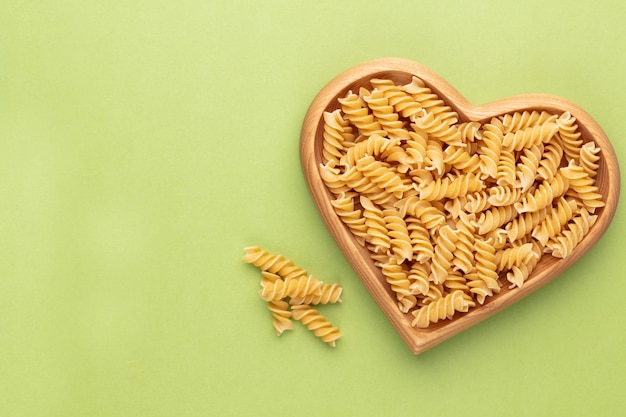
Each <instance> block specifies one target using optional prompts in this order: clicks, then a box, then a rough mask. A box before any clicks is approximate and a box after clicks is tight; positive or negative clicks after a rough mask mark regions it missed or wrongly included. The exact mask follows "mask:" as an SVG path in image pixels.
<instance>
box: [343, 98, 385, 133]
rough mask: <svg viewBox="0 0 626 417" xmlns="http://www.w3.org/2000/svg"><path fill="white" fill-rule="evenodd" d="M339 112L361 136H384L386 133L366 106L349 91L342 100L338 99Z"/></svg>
mask: <svg viewBox="0 0 626 417" xmlns="http://www.w3.org/2000/svg"><path fill="white" fill-rule="evenodd" d="M338 101H339V103H340V104H341V110H342V111H343V112H344V114H345V115H346V118H347V119H348V120H349V121H350V123H352V124H353V125H354V126H355V127H356V128H357V129H358V130H359V133H360V134H361V135H363V136H371V135H373V134H378V135H381V136H384V135H385V134H386V133H385V131H384V130H383V128H382V126H381V125H380V123H378V122H377V121H376V120H375V119H374V116H373V115H372V114H370V111H369V108H368V107H367V104H366V103H365V102H364V101H363V99H362V98H361V97H360V96H359V95H358V94H355V93H353V92H352V91H349V92H348V94H347V95H346V96H345V97H344V98H340V99H338Z"/></svg>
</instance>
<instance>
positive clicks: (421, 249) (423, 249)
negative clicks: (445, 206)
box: [406, 216, 433, 263]
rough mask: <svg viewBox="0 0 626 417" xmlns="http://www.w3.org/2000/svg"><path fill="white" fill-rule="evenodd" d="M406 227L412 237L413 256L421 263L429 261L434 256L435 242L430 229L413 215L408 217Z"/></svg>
mask: <svg viewBox="0 0 626 417" xmlns="http://www.w3.org/2000/svg"><path fill="white" fill-rule="evenodd" d="M406 227H407V230H408V232H409V238H410V239H411V245H412V250H413V258H414V259H415V260H416V261H418V262H421V263H424V262H427V261H428V260H429V259H431V258H432V257H433V244H432V242H431V241H430V234H429V232H428V229H426V227H425V226H424V224H423V223H422V222H421V220H419V219H418V218H416V217H413V216H409V217H407V218H406Z"/></svg>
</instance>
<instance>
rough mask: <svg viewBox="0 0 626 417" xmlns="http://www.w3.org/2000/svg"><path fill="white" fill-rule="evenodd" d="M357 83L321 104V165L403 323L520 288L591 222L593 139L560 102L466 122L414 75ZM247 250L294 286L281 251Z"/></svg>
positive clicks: (596, 158) (449, 315) (424, 323)
mask: <svg viewBox="0 0 626 417" xmlns="http://www.w3.org/2000/svg"><path fill="white" fill-rule="evenodd" d="M369 84H370V85H363V86H361V87H360V88H359V90H358V91H348V92H347V93H346V94H345V95H344V96H343V97H339V98H338V99H337V103H336V110H333V111H332V112H326V113H325V114H324V120H323V123H324V144H323V150H324V151H323V153H322V164H321V165H320V175H321V178H322V180H323V181H324V183H325V184H326V186H327V189H328V191H329V193H330V195H331V204H332V205H333V207H334V209H335V212H336V214H337V216H338V218H339V219H340V220H341V221H342V222H343V223H344V224H345V226H346V227H347V229H348V230H349V231H350V232H351V233H352V234H353V236H354V238H355V241H356V242H357V244H359V245H361V246H363V247H365V248H366V249H367V250H368V251H369V254H370V257H371V259H372V262H373V263H374V264H375V265H376V266H377V267H378V268H379V270H380V279H381V280H383V281H384V282H385V283H386V284H387V285H388V286H389V289H390V294H392V295H393V296H395V298H396V300H395V301H396V302H397V306H398V309H399V310H400V311H401V312H402V313H406V314H412V316H413V319H412V323H413V326H414V327H417V328H426V327H428V326H429V325H431V324H434V323H437V322H439V321H441V320H450V319H453V317H454V316H455V315H456V314H459V315H460V314H463V313H465V312H468V311H469V310H471V309H472V308H473V307H475V306H477V305H483V304H485V303H488V302H489V299H490V298H491V297H496V296H497V295H498V294H500V293H501V290H502V289H503V288H505V287H508V288H507V291H508V290H514V289H515V288H519V287H522V286H523V285H524V282H525V281H526V280H527V279H528V278H529V277H530V276H531V274H532V272H533V269H534V268H535V267H536V266H537V264H538V263H539V260H540V258H541V257H542V256H552V257H555V258H564V257H566V256H568V255H569V254H571V252H572V251H573V250H574V248H575V247H576V245H578V243H580V241H581V240H582V239H583V238H584V236H585V235H586V234H587V233H588V231H589V229H590V228H591V227H593V225H594V223H595V221H596V219H597V213H596V211H597V210H601V209H602V207H604V205H605V203H604V201H603V196H602V195H601V194H600V191H599V189H598V187H597V186H596V184H595V177H596V175H597V172H598V169H599V168H600V163H601V154H602V151H601V149H600V148H599V147H598V146H597V145H596V144H595V143H594V142H593V141H585V140H584V139H583V137H582V134H581V131H580V129H579V128H578V124H577V120H576V118H575V117H574V116H573V115H572V114H571V113H569V112H564V113H562V114H554V113H551V112H549V111H519V112H512V113H510V114H503V115H501V116H498V117H492V118H490V119H487V120H483V121H481V122H478V121H468V120H463V119H462V117H461V116H460V115H459V114H458V113H457V112H456V111H455V110H454V109H453V108H452V107H450V106H449V105H447V104H446V103H445V101H444V100H441V99H440V98H439V97H438V95H437V94H436V93H435V92H434V91H432V90H431V89H430V88H429V86H428V85H427V84H426V83H425V82H424V81H423V80H421V79H420V78H419V77H413V78H412V80H411V81H410V82H409V83H407V84H404V85H400V84H396V83H395V82H394V81H392V80H389V79H384V78H382V77H378V78H373V79H371V80H370V81H369ZM250 258H251V259H254V261H255V262H257V263H259V264H262V265H268V267H271V268H272V269H273V270H278V269H284V270H285V271H284V273H287V274H290V275H295V277H296V278H297V279H299V280H302V284H300V285H301V286H302V288H304V287H305V284H304V279H305V278H304V277H300V276H299V275H298V273H297V272H296V271H295V270H293V266H292V265H291V264H288V263H284V261H283V260H282V259H273V258H271V259H260V257H259V256H253V255H250ZM292 279H294V278H292ZM278 285H280V284H278ZM278 285H274V287H276V286H278ZM291 285H292V286H293V287H294V288H296V289H297V288H300V287H298V285H297V284H295V283H293V284H291ZM269 287H271V285H270V284H268V290H267V292H268V293H270V292H272V291H275V292H276V291H278V290H275V289H273V290H272V291H270V289H269ZM274 287H272V288H274ZM281 291H283V292H282V293H280V294H281V295H282V294H283V293H285V291H287V290H281ZM293 291H296V290H295V289H294V290H293ZM278 292H279V291H278ZM285 294H286V293H285ZM316 297H317V296H309V297H308V298H307V297H304V298H303V297H297V298H295V299H297V300H306V301H308V302H307V303H304V302H303V304H309V302H310V303H311V304H312V303H313V301H314V300H316ZM320 300H321V298H320ZM329 300H330V298H329ZM298 311H300V312H299V313H298V315H299V316H305V311H306V312H307V313H308V310H306V308H305V307H298ZM293 314H294V315H296V313H295V312H294V313H293ZM308 314H313V313H308Z"/></svg>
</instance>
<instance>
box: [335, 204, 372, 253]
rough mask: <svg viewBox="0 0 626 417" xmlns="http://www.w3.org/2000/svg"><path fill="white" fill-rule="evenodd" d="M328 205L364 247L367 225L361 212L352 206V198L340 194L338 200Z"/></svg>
mask: <svg viewBox="0 0 626 417" xmlns="http://www.w3.org/2000/svg"><path fill="white" fill-rule="evenodd" d="M330 204H332V206H333V207H334V209H335V213H337V216H339V218H340V219H341V221H342V222H343V223H344V224H345V225H346V226H348V228H350V231H351V232H352V234H353V235H354V237H355V239H356V240H357V242H359V244H361V246H364V245H365V239H366V238H367V225H366V224H365V217H363V215H362V212H361V210H359V209H356V208H355V206H354V198H353V197H352V196H351V195H348V194H346V193H341V195H340V196H339V197H338V198H336V199H335V200H331V202H330Z"/></svg>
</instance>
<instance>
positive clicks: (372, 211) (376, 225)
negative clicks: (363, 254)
mask: <svg viewBox="0 0 626 417" xmlns="http://www.w3.org/2000/svg"><path fill="white" fill-rule="evenodd" d="M360 201H361V206H362V207H363V217H364V218H365V225H366V226H367V235H368V238H367V239H366V241H367V242H368V243H370V244H371V245H372V246H373V247H374V248H375V249H374V252H376V253H379V252H383V253H387V251H388V250H389V249H390V248H391V239H390V238H389V234H388V233H387V226H386V224H385V219H384V218H383V211H382V210H381V209H380V208H378V207H377V206H376V205H374V203H373V202H372V201H371V200H370V199H369V198H367V197H365V196H361V198H360Z"/></svg>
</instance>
